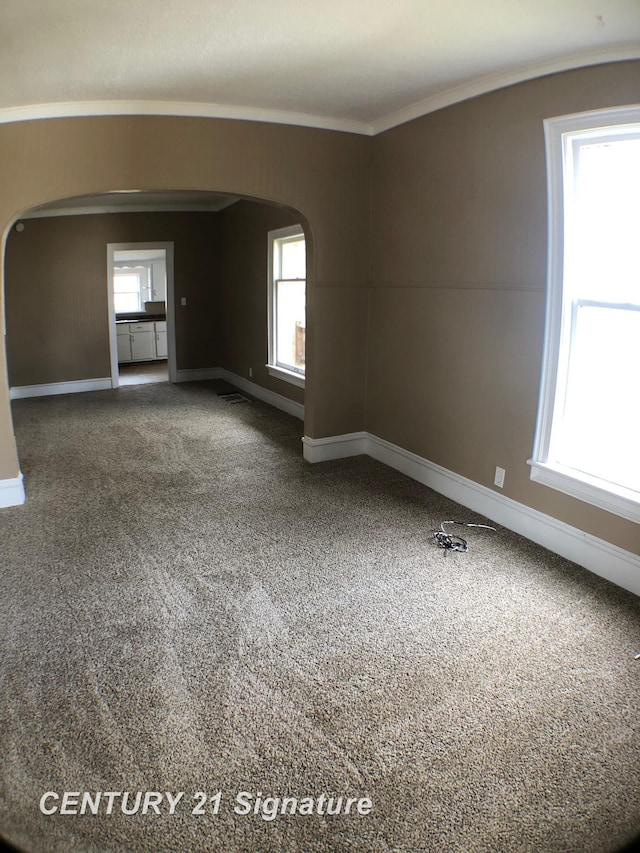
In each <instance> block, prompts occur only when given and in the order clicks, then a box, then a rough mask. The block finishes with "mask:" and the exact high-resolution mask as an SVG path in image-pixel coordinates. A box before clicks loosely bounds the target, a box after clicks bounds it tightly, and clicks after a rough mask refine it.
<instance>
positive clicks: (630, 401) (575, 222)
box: [531, 108, 640, 521]
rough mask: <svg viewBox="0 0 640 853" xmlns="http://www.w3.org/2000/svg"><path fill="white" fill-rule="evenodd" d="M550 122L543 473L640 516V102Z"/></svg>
mask: <svg viewBox="0 0 640 853" xmlns="http://www.w3.org/2000/svg"><path fill="white" fill-rule="evenodd" d="M545 130H546V134H547V157H548V164H549V181H548V186H549V199H550V232H549V282H548V295H547V328H546V340H545V354H544V364H543V375H542V384H541V392H540V407H539V413H538V424H537V430H536V443H535V447H534V455H533V459H532V460H531V465H532V470H531V477H532V479H533V480H536V481H538V482H541V483H543V484H545V485H547V486H550V487H552V488H555V489H558V490H559V491H562V492H565V493H567V494H570V495H572V496H574V497H577V498H580V499H581V500H584V501H586V502H588V503H591V504H594V505H595V506H599V507H601V508H603V509H606V510H608V511H610V512H613V513H616V514H617V515H620V516H622V517H624V518H628V519H631V520H635V521H640V445H639V442H638V439H639V436H640V394H639V393H638V371H639V368H640V240H639V239H638V233H639V232H640V108H638V109H636V108H623V109H620V110H613V111H604V112H600V113H597V114H584V115H580V116H567V117H564V118H560V119H550V120H548V121H547V122H546V123H545Z"/></svg>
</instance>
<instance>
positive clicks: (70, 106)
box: [0, 100, 371, 136]
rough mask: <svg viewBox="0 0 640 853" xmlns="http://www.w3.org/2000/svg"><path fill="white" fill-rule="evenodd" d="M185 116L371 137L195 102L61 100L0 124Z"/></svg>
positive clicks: (325, 123)
mask: <svg viewBox="0 0 640 853" xmlns="http://www.w3.org/2000/svg"><path fill="white" fill-rule="evenodd" d="M123 115H147V116H184V117H186V118H224V119H236V120H238V121H260V122H266V123H268V124H292V125H295V126H297V127H314V128H318V129H320V130H340V131H343V132H345V133H359V134H364V135H365V136H369V135H371V125H370V124H368V123H367V122H364V121H358V120H356V119H340V118H332V117H330V116H317V115H311V114H307V113H297V112H287V111H286V110H270V109H264V108H259V107H242V106H233V105H229V104H211V103H209V104H206V103H199V102H193V101H146V100H141V101H137V100H131V101H128V100H125V101H62V102H58V103H50V104H27V105H25V106H20V107H4V108H2V109H0V124H8V123H10V122H17V121H33V120H35V119H46V118H80V117H86V116H123Z"/></svg>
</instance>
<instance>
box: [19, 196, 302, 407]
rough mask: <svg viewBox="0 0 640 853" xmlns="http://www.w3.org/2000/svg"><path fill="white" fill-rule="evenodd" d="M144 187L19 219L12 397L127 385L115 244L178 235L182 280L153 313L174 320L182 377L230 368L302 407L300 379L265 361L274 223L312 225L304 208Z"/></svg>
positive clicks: (258, 388)
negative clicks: (121, 373) (114, 276)
mask: <svg viewBox="0 0 640 853" xmlns="http://www.w3.org/2000/svg"><path fill="white" fill-rule="evenodd" d="M136 195H138V196H139V198H138V201H137V203H134V204H132V198H135V195H134V194H130V193H126V194H106V195H102V196H92V197H90V198H86V197H80V198H78V197H73V198H71V199H65V200H62V201H60V202H55V203H51V204H48V205H45V206H43V207H41V208H38V209H36V210H35V211H31V212H29V211H28V212H25V214H23V216H22V217H21V218H20V219H19V220H17V222H16V225H15V226H14V227H13V228H12V229H11V231H10V233H9V235H8V238H7V242H6V247H5V297H6V320H7V337H6V342H7V355H8V372H9V384H10V394H11V397H12V399H16V398H19V397H28V396H44V395H53V394H59V393H72V392H82V391H93V390H103V389H107V388H110V387H115V386H117V384H118V382H117V373H116V381H115V382H114V377H113V350H114V344H115V340H114V333H115V328H116V327H115V319H116V314H115V312H114V303H113V294H111V296H110V298H107V295H108V287H107V285H108V283H109V281H110V276H109V275H108V274H107V273H108V271H107V267H106V260H107V254H108V253H107V251H106V249H107V247H111V254H112V256H113V250H112V247H113V245H114V244H115V245H118V246H123V245H128V246H132V245H134V244H135V245H139V246H140V245H148V246H151V245H153V246H156V247H157V246H161V245H163V246H169V245H170V246H171V260H172V261H173V256H174V254H175V256H176V271H177V276H176V281H177V286H176V287H175V288H174V287H173V285H172V282H170V284H171V286H170V287H169V290H168V292H167V302H166V315H164V316H163V317H162V318H160V317H158V316H157V315H153V325H154V326H159V325H160V323H158V322H156V321H157V320H159V319H161V320H163V321H167V320H169V321H170V322H169V328H170V330H171V351H172V356H173V362H172V377H171V379H172V381H188V380H189V379H205V378H215V377H217V376H221V377H224V378H225V379H227V381H230V382H231V383H232V384H234V385H236V386H239V385H243V386H244V390H245V391H247V392H249V393H251V394H253V395H254V396H256V397H258V398H261V399H264V400H266V401H267V402H269V403H272V404H275V405H276V406H278V407H279V408H283V409H285V410H286V411H289V412H291V413H292V414H297V415H301V414H302V413H303V411H304V409H303V406H304V387H302V388H301V387H300V382H299V381H296V382H295V385H293V386H292V387H291V388H289V387H288V385H287V384H286V383H285V382H283V381H282V380H281V379H278V378H276V379H274V378H272V375H271V374H270V372H269V371H268V370H267V369H265V368H266V367H267V361H268V359H267V353H268V346H267V329H266V325H267V315H268V312H267V267H268V256H267V252H268V240H267V235H268V233H269V232H270V231H271V230H272V229H273V228H274V227H275V228H279V227H282V226H283V225H285V226H289V225H291V224H293V223H296V224H297V225H299V226H300V227H301V228H302V229H303V230H304V229H305V227H306V228H307V229H308V225H307V224H306V222H305V219H304V217H303V216H302V215H301V214H299V213H298V212H296V211H293V210H291V209H290V208H287V207H283V206H281V205H274V204H273V203H269V202H265V201H263V200H261V199H255V198H247V197H239V196H236V197H233V198H231V199H229V198H228V197H227V196H225V197H224V198H225V204H220V199H219V197H218V195H217V194H216V193H214V192H207V193H202V192H200V193H181V194H179V195H178V194H175V193H162V194H159V193H144V194H143V193H141V194H136ZM140 197H141V198H140ZM120 199H122V200H124V201H125V204H119V203H118V202H119V201H120ZM207 202H208V205H207ZM158 240H161V241H167V242H164V243H162V242H158ZM168 241H170V242H168ZM174 247H175V249H174ZM307 249H308V252H309V253H310V252H311V244H310V241H309V244H308V246H307ZM149 257H151V255H149ZM308 263H309V266H311V265H312V263H313V261H312V260H311V259H309V261H308ZM171 278H172V277H171ZM34 306H36V311H35V314H34V312H33V308H34ZM140 307H141V306H138V308H140ZM118 316H119V318H120V319H123V322H124V318H126V319H127V321H128V320H130V319H132V317H133V315H131V314H122V315H118ZM133 319H135V320H136V321H137V322H135V323H134V322H133V320H132V323H131V325H132V327H133V328H136V329H138V330H141V329H144V330H145V331H146V328H148V327H149V325H151V319H150V320H149V323H147V322H144V321H145V318H144V316H142V315H136V316H135V317H133ZM126 325H127V326H128V325H129V323H128V322H127V323H126ZM112 327H113V328H112ZM137 337H138V338H140V339H146V338H147V337H149V339H151V337H152V335H144V334H142V333H139V334H138V335H137ZM145 358H146V356H145V355H144V354H143V355H142V356H138V360H141V361H144V360H145ZM116 370H117V361H116Z"/></svg>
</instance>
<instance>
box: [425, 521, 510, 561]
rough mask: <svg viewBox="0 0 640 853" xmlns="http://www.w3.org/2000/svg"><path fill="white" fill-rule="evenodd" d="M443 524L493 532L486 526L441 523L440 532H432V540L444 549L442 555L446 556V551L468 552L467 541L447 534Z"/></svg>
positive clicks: (465, 523) (460, 522)
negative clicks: (480, 528)
mask: <svg viewBox="0 0 640 853" xmlns="http://www.w3.org/2000/svg"><path fill="white" fill-rule="evenodd" d="M445 524H457V525H459V526H460V527H484V528H485V529H486V530H495V527H491V526H490V525H488V524H472V523H471V522H468V521H443V522H442V523H441V525H440V530H434V531H433V538H434V539H435V540H436V544H437V545H438V547H439V548H444V555H445V557H446V556H447V551H468V550H469V546H468V544H467V540H466V539H463V538H462V536H455V535H454V534H453V533H447V531H446V530H445V529H444V526H445Z"/></svg>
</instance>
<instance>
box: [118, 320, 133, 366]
mask: <svg viewBox="0 0 640 853" xmlns="http://www.w3.org/2000/svg"><path fill="white" fill-rule="evenodd" d="M116 340H117V342H118V364H128V363H129V362H130V361H131V336H130V335H129V324H128V323H118V325H117V326H116Z"/></svg>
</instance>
